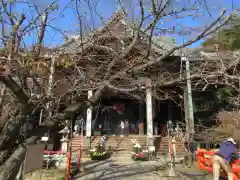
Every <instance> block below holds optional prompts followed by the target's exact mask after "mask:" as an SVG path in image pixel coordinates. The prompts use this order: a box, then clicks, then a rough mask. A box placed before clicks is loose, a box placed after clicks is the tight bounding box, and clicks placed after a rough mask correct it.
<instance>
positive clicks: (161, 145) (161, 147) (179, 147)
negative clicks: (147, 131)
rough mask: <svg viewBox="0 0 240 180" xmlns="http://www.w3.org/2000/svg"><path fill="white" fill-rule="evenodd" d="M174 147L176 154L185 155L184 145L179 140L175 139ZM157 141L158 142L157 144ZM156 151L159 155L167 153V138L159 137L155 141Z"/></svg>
mask: <svg viewBox="0 0 240 180" xmlns="http://www.w3.org/2000/svg"><path fill="white" fill-rule="evenodd" d="M175 140H176V142H175V143H174V144H175V147H176V153H185V148H184V143H183V141H182V140H181V139H179V138H176V139H175ZM158 141H159V142H158ZM155 146H156V151H158V152H160V153H168V151H169V149H168V148H169V142H168V137H159V138H156V140H155Z"/></svg>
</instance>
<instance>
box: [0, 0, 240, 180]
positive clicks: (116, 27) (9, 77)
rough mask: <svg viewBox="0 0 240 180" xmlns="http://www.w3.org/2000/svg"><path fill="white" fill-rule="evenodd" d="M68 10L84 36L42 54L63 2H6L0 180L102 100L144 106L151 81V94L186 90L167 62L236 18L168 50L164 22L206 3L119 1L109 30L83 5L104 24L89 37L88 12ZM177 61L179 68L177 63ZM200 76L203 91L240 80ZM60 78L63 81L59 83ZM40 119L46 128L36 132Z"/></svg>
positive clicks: (74, 4)
mask: <svg viewBox="0 0 240 180" xmlns="http://www.w3.org/2000/svg"><path fill="white" fill-rule="evenodd" d="M69 2H70V3H69V4H67V5H66V6H68V5H71V8H72V9H74V11H75V12H76V15H77V19H76V22H77V23H78V24H79V26H78V27H79V28H78V34H79V35H78V36H76V37H72V38H68V41H67V42H66V43H65V44H63V45H59V46H58V47H56V48H51V49H50V48H46V47H44V46H43V41H44V38H45V37H46V32H47V31H46V27H47V26H51V20H50V19H49V17H50V15H51V14H52V13H53V12H54V11H55V10H56V9H58V8H57V1H53V2H52V3H51V4H49V5H48V6H46V7H44V8H43V9H41V10H39V8H38V7H37V6H36V4H34V3H30V2H24V1H23V2H19V1H1V13H2V14H1V17H2V19H1V25H2V31H1V32H2V34H1V41H2V49H1V56H0V59H1V67H0V70H1V71H0V73H1V76H0V80H1V83H2V92H1V94H2V96H1V106H2V110H1V117H2V119H3V120H2V121H3V122H4V123H3V127H2V128H1V137H0V180H2V179H4V180H8V179H9V180H11V179H14V178H15V176H16V174H17V170H18V169H19V167H20V165H21V164H22V162H23V160H24V157H25V152H26V146H27V145H28V144H32V143H35V142H36V141H37V140H39V138H40V137H42V136H43V135H44V133H46V132H47V131H48V129H49V128H51V127H54V126H56V125H58V124H59V123H60V122H61V121H64V120H69V119H72V118H74V117H75V116H76V115H78V114H79V113H81V112H82V111H83V110H86V108H88V107H89V106H94V105H95V104H96V103H97V102H98V100H99V98H101V97H102V96H103V94H104V93H106V92H109V91H113V92H120V93H125V94H127V95H129V96H132V97H134V98H137V99H141V98H142V97H141V94H142V93H141V92H142V91H144V89H146V88H148V87H147V86H146V85H145V81H146V79H148V78H150V79H152V80H153V84H152V85H151V86H157V87H158V88H164V87H170V86H176V87H180V86H181V85H183V84H184V83H185V80H186V79H185V78H181V79H180V78H179V73H180V72H178V73H175V74H173V73H171V72H168V73H167V75H166V74H164V72H162V73H160V74H159V72H158V71H159V69H161V68H162V64H163V62H164V61H165V60H167V59H169V58H172V57H173V56H174V57H179V55H181V51H183V50H184V49H185V48H186V47H187V46H189V45H191V44H193V43H195V42H197V41H199V40H201V39H203V38H205V37H207V36H209V35H211V34H212V33H215V32H216V31H217V30H218V29H220V28H221V27H223V26H224V25H226V24H227V23H228V21H229V20H230V19H231V18H232V16H233V13H230V15H226V14H227V13H226V10H223V11H222V12H221V13H220V15H219V16H218V17H217V18H216V19H214V20H212V21H211V22H210V23H209V24H208V25H206V27H205V28H204V29H203V30H202V31H201V32H200V33H198V35H196V36H195V37H194V38H192V39H191V40H188V41H186V42H185V43H183V44H181V45H176V44H174V45H169V44H168V43H163V42H162V41H159V40H158V39H157V37H156V36H157V35H158V34H161V32H162V31H165V29H164V28H161V22H162V21H163V20H164V19H165V18H169V17H170V18H171V21H174V20H176V19H177V18H178V17H180V16H188V15H189V16H194V15H196V13H197V12H198V11H199V10H200V9H201V8H205V7H204V6H201V3H199V2H200V1H196V2H195V3H192V4H188V6H186V7H181V6H179V5H178V4H177V1H173V0H158V1H155V0H151V1H150V0H149V1H143V0H138V1H134V3H135V4H132V5H131V4H129V3H128V2H124V1H117V2H116V3H117V4H118V6H119V8H120V10H118V11H117V12H116V13H115V14H114V15H113V16H112V18H111V19H110V20H109V21H108V22H105V20H104V18H103V17H102V16H101V13H100V12H98V10H97V8H96V6H93V5H92V4H91V3H90V1H85V2H87V5H88V7H89V13H88V15H89V16H91V15H93V14H95V15H97V17H98V18H99V19H100V20H101V21H102V23H103V27H102V28H100V29H95V30H93V31H92V32H91V33H89V34H87V35H86V34H84V32H85V31H84V28H83V27H84V21H85V19H84V15H83V14H84V13H86V12H85V10H82V9H81V3H82V1H80V0H75V1H69ZM19 3H24V4H26V5H27V6H28V7H29V8H30V9H32V11H34V13H32V14H34V15H35V16H34V17H33V18H32V19H31V18H27V16H26V15H25V14H24V12H21V13H20V14H19V13H16V12H14V8H13V7H14V6H17V5H19ZM202 4H203V3H202ZM190 5H191V6H190ZM130 6H135V7H136V9H137V13H136V12H135V13H132V16H131V17H129V16H128V14H131V13H127V10H126V9H128V11H129V7H130ZM64 9H65V8H63V10H64ZM83 11H84V13H83ZM130 12H131V11H130ZM135 17H138V18H135ZM54 18H56V17H54ZM132 18H133V21H131V19H132ZM92 24H94V23H93V22H92ZM53 28H54V27H53ZM167 29H171V28H170V27H169V28H167ZM36 30H37V40H36V43H34V44H33V45H32V47H31V48H29V47H26V46H25V45H24V40H25V39H26V35H28V33H29V32H32V31H36ZM7 32H10V33H7ZM33 35H36V33H35V34H33ZM73 44H75V46H73ZM208 58H209V56H208ZM215 59H216V58H215ZM177 60H178V61H179V62H180V59H179V58H178V59H177ZM39 67H41V68H40V69H41V70H40V71H39ZM46 67H47V68H46ZM203 68H204V67H202V69H203ZM197 69H198V71H196V72H195V73H193V74H192V76H191V78H192V79H193V80H198V81H203V82H204V83H205V84H211V83H214V82H216V81H217V80H218V82H219V83H223V82H225V83H226V81H227V80H228V82H227V83H228V84H229V85H230V84H231V83H232V84H233V85H235V82H236V81H237V80H238V79H236V77H235V76H233V75H232V74H228V73H229V71H227V69H226V68H224V69H222V70H221V71H219V69H218V68H216V67H215V69H214V72H212V71H209V70H208V71H201V70H200V69H199V68H197ZM161 70H163V69H161ZM57 74H58V76H60V77H61V78H57V77H58V76H57ZM152 74H154V76H153V75H152ZM140 77H141V78H140ZM169 77H171V78H170V79H169ZM29 79H30V80H31V81H30V80H29ZM66 86H67V90H65V91H64V92H63V93H58V91H57V90H59V89H62V88H63V87H66ZM34 89H38V91H39V93H38V94H37V95H34V93H33V91H34ZM89 89H92V90H94V94H93V96H92V97H91V98H90V99H85V100H84V99H81V100H80V101H79V100H78V97H79V96H81V94H82V93H84V92H86V91H87V90H89ZM6 97H11V98H6ZM63 101H65V102H67V103H68V104H70V105H68V106H67V107H66V108H65V109H64V110H60V108H59V107H60V103H61V102H63ZM40 111H41V112H42V115H41V117H42V120H41V123H40V125H38V122H39V116H40V115H39V112H40ZM32 119H38V120H35V121H33V120H32ZM36 121H37V123H36ZM26 124H31V125H32V128H31V129H29V130H28V131H27V133H24V136H23V133H22V131H21V129H22V127H24V125H26Z"/></svg>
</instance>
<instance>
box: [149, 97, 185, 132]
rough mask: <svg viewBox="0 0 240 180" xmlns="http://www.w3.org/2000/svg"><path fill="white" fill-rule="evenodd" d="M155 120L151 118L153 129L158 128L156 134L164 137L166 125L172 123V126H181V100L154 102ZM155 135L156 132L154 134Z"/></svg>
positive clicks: (182, 121) (182, 116)
mask: <svg viewBox="0 0 240 180" xmlns="http://www.w3.org/2000/svg"><path fill="white" fill-rule="evenodd" d="M155 113H156V114H155V118H153V124H154V127H155V126H156V125H157V126H158V134H161V135H166V124H167V122H168V121H170V120H171V121H172V122H173V123H174V124H176V123H177V122H178V123H180V124H182V123H185V120H184V117H185V115H184V106H183V102H181V99H180V98H178V99H173V100H156V102H155ZM154 134H156V131H155V133H154Z"/></svg>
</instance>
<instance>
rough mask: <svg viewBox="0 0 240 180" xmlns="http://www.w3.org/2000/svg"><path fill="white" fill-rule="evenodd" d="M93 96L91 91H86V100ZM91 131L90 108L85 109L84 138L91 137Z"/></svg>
mask: <svg viewBox="0 0 240 180" xmlns="http://www.w3.org/2000/svg"><path fill="white" fill-rule="evenodd" d="M92 95H93V91H92V90H88V99H90V98H91V97H92ZM91 131H92V107H89V108H88V109H87V120H86V136H87V137H91Z"/></svg>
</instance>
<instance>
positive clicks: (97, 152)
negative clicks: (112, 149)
mask: <svg viewBox="0 0 240 180" xmlns="http://www.w3.org/2000/svg"><path fill="white" fill-rule="evenodd" d="M89 157H90V159H91V160H105V159H107V158H109V157H110V153H109V152H107V151H106V150H105V148H104V147H97V148H93V149H91V150H90V154H89Z"/></svg>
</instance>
